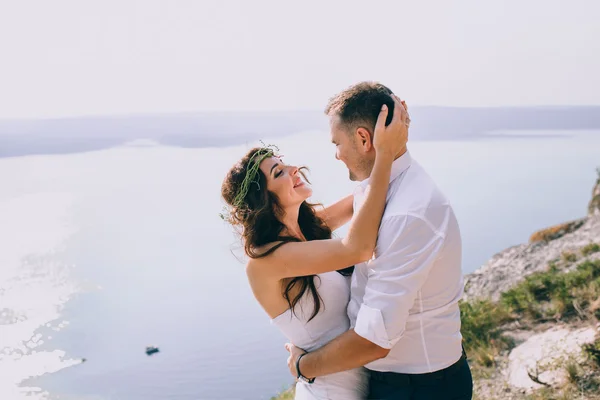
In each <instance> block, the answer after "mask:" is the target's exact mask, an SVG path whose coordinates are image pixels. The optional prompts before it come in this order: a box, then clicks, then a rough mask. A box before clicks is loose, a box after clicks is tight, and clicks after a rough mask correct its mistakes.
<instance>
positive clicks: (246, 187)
mask: <svg viewBox="0 0 600 400" xmlns="http://www.w3.org/2000/svg"><path fill="white" fill-rule="evenodd" d="M260 143H261V144H262V145H263V147H262V148H260V149H259V150H257V151H256V152H255V153H254V154H253V155H252V157H250V160H248V164H247V165H246V176H244V180H243V181H242V184H241V185H240V189H239V192H238V193H237V194H236V196H235V198H234V199H233V205H232V206H230V207H224V208H223V212H221V213H219V216H220V217H221V219H222V220H224V221H229V222H231V214H232V211H233V210H235V209H236V208H240V207H241V206H242V205H243V204H244V200H245V199H246V196H247V195H248V192H249V191H250V187H251V186H252V184H253V183H255V184H256V186H257V188H256V190H260V183H259V181H258V178H257V177H258V171H259V170H260V163H261V162H263V160H264V159H265V158H269V157H281V155H279V154H278V152H279V148H278V147H277V146H275V145H272V144H269V145H266V144H265V143H264V142H263V141H262V140H261V142H260Z"/></svg>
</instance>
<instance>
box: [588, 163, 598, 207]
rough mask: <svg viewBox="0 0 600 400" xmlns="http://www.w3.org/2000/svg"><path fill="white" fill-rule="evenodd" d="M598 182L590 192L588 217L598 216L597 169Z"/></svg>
mask: <svg viewBox="0 0 600 400" xmlns="http://www.w3.org/2000/svg"><path fill="white" fill-rule="evenodd" d="M596 171H597V172H598V180H597V181H596V186H594V189H593V190H592V200H590V204H589V205H588V215H600V168H597V169H596Z"/></svg>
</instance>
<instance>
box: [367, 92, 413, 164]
mask: <svg viewBox="0 0 600 400" xmlns="http://www.w3.org/2000/svg"><path fill="white" fill-rule="evenodd" d="M392 98H393V99H394V117H393V118H392V121H391V122H390V124H389V125H388V126H385V121H386V119H387V115H388V109H387V106H386V105H385V104H384V105H383V107H382V108H381V111H380V112H379V117H377V123H376V124H375V132H374V134H373V136H374V137H373V147H374V148H375V152H376V154H378V155H388V156H392V157H393V158H395V157H396V156H397V155H398V153H400V152H401V151H402V149H404V148H405V147H406V143H407V142H408V112H407V111H406V108H405V106H404V105H403V104H402V103H401V101H400V99H398V98H397V97H396V96H394V95H392Z"/></svg>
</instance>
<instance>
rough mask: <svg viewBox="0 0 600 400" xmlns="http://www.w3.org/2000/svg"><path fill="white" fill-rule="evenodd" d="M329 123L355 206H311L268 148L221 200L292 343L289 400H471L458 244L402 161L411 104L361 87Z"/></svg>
mask: <svg viewBox="0 0 600 400" xmlns="http://www.w3.org/2000/svg"><path fill="white" fill-rule="evenodd" d="M326 114H327V115H328V117H329V120H330V134H331V141H332V142H333V144H334V145H335V157H336V158H337V159H338V160H340V161H342V162H343V163H344V164H345V165H346V167H347V168H348V171H349V175H350V179H351V180H353V181H357V182H358V185H357V187H356V189H355V191H354V193H353V194H351V195H349V196H347V197H345V198H343V199H341V200H340V201H338V202H337V203H334V204H332V205H331V206H329V207H326V208H322V207H317V206H316V205H313V204H311V203H309V202H307V199H308V198H309V197H310V196H311V195H312V189H311V187H310V186H309V184H308V182H307V180H306V178H305V176H304V174H303V168H299V167H296V166H293V165H287V164H285V163H284V161H283V160H282V159H281V158H280V157H279V156H278V154H277V153H276V151H275V150H274V149H272V148H269V147H260V148H254V149H252V150H250V151H249V152H248V153H247V154H246V155H245V157H243V158H242V159H241V160H240V161H239V162H238V163H236V164H235V165H234V166H233V167H232V168H231V170H230V171H229V172H228V174H227V176H226V178H225V180H224V182H223V185H222V191H221V192H222V193H221V194H222V197H223V199H224V200H225V202H226V203H227V204H228V206H229V217H228V218H229V222H231V223H232V224H233V225H234V226H237V227H238V228H240V232H241V235H242V241H243V245H244V249H245V252H246V254H247V256H248V259H249V261H248V264H247V266H246V273H247V276H248V281H249V283H250V286H251V288H252V291H253V293H254V296H255V297H256V300H257V301H258V302H259V303H260V305H261V306H262V308H263V309H264V310H265V312H266V313H267V314H268V315H269V317H270V318H271V322H272V324H273V325H275V326H277V327H278V328H279V329H280V330H281V332H282V333H283V334H284V335H285V336H286V337H287V338H288V340H289V341H290V343H288V344H286V348H287V350H288V351H289V353H290V356H289V358H288V368H289V369H290V372H291V373H292V374H293V376H294V377H296V378H298V382H297V384H296V395H295V396H296V397H295V398H296V399H297V400H305V399H306V400H309V399H311V400H313V399H334V400H338V399H339V400H359V399H390V400H391V399H399V400H404V399H415V400H420V399H432V400H434V399H440V400H445V399H447V400H464V399H471V397H472V386H473V383H472V378H471V372H470V369H469V365H468V363H467V360H466V356H465V354H464V351H463V349H462V336H461V333H460V311H459V307H458V301H459V299H460V297H461V295H462V292H463V280H462V272H461V236H460V231H459V227H458V223H457V220H456V217H455V215H454V212H453V210H452V207H451V205H450V204H449V202H448V200H447V199H446V197H445V196H444V195H443V194H442V193H441V192H440V190H439V189H438V188H437V186H436V184H435V183H434V182H433V180H432V179H431V178H430V177H429V176H428V175H427V173H426V172H425V171H424V170H423V168H422V167H421V166H420V165H419V164H418V163H417V161H416V160H414V159H413V158H412V157H411V155H410V153H409V151H408V148H407V141H408V129H409V125H410V119H409V115H408V109H407V106H406V103H405V102H403V101H401V100H400V99H399V98H398V97H397V96H395V95H394V94H393V93H392V91H391V90H390V89H388V88H387V87H385V86H384V85H381V84H379V83H372V82H363V83H359V84H357V85H354V86H352V87H350V88H348V89H346V90H345V91H343V92H341V93H339V94H338V95H336V96H334V97H333V98H332V99H331V100H330V102H329V104H328V105H327V108H326ZM348 222H350V225H349V229H348V233H347V235H346V236H345V237H344V238H342V239H337V238H332V231H334V230H336V229H337V228H339V227H340V226H342V225H344V224H346V223H348Z"/></svg>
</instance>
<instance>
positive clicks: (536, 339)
mask: <svg viewBox="0 0 600 400" xmlns="http://www.w3.org/2000/svg"><path fill="white" fill-rule="evenodd" d="M595 335H596V330H595V329H594V328H593V327H588V328H583V329H577V330H570V329H569V328H568V327H554V328H550V329H548V330H547V331H545V332H542V333H538V334H534V335H532V336H531V337H529V339H527V340H526V341H525V342H523V343H521V344H520V345H518V346H517V347H515V348H514V349H513V350H512V351H511V353H510V355H509V356H508V368H507V377H508V383H509V384H510V385H511V386H513V387H516V388H521V389H526V390H528V391H529V390H532V389H539V388H542V387H543V386H545V385H546V386H558V385H562V384H563V383H565V381H566V379H567V372H566V370H565V365H566V363H567V361H568V360H569V359H572V360H573V361H574V362H581V361H582V357H583V356H582V354H581V346H582V345H584V344H586V343H590V342H593V341H594V337H595ZM536 381H537V382H536Z"/></svg>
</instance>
